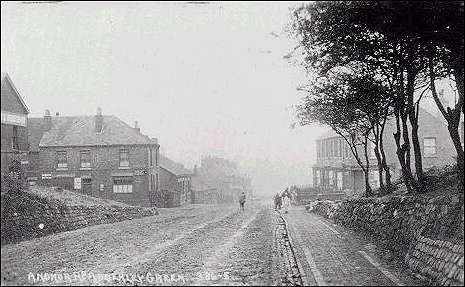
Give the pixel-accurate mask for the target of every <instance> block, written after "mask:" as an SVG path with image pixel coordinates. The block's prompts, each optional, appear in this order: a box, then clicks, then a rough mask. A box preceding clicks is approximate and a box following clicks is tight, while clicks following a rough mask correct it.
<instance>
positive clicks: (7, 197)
mask: <svg viewBox="0 0 465 287" xmlns="http://www.w3.org/2000/svg"><path fill="white" fill-rule="evenodd" d="M1 197H2V198H1V243H2V245H3V244H8V243H15V242H19V241H23V240H27V239H31V238H35V237H41V236H45V235H49V234H54V233H58V232H63V231H69V230H74V229H79V228H83V227H87V226H91V225H97V224H104V223H113V222H118V221H123V220H131V219H135V218H140V217H145V216H152V215H156V214H158V212H157V210H156V209H154V208H143V207H134V206H130V207H120V206H98V205H97V206H66V205H63V204H61V203H59V202H57V201H52V200H50V199H44V198H41V197H38V196H36V195H33V194H29V193H20V194H12V193H2V195H1ZM41 227H42V228H41Z"/></svg>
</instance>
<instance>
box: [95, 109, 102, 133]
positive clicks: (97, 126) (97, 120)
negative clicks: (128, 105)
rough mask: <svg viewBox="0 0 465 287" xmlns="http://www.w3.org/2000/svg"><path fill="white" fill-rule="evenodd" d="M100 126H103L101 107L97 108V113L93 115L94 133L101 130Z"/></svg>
mask: <svg viewBox="0 0 465 287" xmlns="http://www.w3.org/2000/svg"><path fill="white" fill-rule="evenodd" d="M102 128H103V116H102V109H101V108H97V114H96V115H95V132H96V133H100V132H102Z"/></svg>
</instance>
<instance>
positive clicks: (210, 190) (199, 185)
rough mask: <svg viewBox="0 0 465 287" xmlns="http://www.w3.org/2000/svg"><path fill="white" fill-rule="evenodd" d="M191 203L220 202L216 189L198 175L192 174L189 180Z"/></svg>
mask: <svg viewBox="0 0 465 287" xmlns="http://www.w3.org/2000/svg"><path fill="white" fill-rule="evenodd" d="M191 190H192V191H191V192H192V203H196V204H198V203H203V204H217V203H221V200H220V194H219V193H218V189H217V188H215V187H212V186H209V185H208V184H207V183H205V182H204V181H203V180H202V179H201V178H200V177H199V176H195V175H194V176H193V177H192V180H191Z"/></svg>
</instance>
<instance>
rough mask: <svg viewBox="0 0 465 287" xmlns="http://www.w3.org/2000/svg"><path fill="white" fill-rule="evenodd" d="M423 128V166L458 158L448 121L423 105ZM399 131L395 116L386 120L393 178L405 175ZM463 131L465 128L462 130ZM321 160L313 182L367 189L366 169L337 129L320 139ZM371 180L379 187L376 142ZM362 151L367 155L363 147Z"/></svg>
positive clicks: (335, 188)
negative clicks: (397, 138) (399, 157)
mask: <svg viewBox="0 0 465 287" xmlns="http://www.w3.org/2000/svg"><path fill="white" fill-rule="evenodd" d="M419 122H420V128H419V131H418V137H419V140H420V144H421V150H422V156H423V168H424V169H425V170H426V169H428V168H431V167H433V166H444V165H446V164H450V163H453V162H454V161H455V156H456V154H455V149H454V146H453V144H452V140H451V139H450V136H449V133H448V131H447V124H446V123H445V122H444V121H443V120H442V118H438V117H435V116H434V115H432V114H431V113H429V112H428V111H426V110H424V109H422V108H420V114H419ZM395 131H396V127H395V120H391V121H389V122H388V123H386V128H385V132H384V150H385V153H386V158H387V164H388V165H389V167H390V169H391V175H392V178H393V179H396V178H399V177H401V175H402V171H401V168H400V164H399V162H398V160H397V155H396V149H397V148H396V144H395V141H394V137H393V133H394V132H395ZM462 133H463V131H462ZM316 145H317V163H316V164H315V165H314V166H313V185H314V186H315V187H319V188H320V189H323V190H324V189H326V190H327V191H344V192H345V193H346V194H348V195H350V194H353V193H357V194H360V193H362V192H363V191H364V190H365V180H364V176H363V172H362V170H361V169H360V167H359V166H358V164H357V162H356V161H355V159H354V157H353V155H352V153H351V151H350V148H349V146H348V145H347V143H346V142H345V140H344V139H343V138H342V137H341V136H339V135H338V134H336V133H335V132H334V131H332V130H331V131H329V132H327V133H326V134H324V135H323V136H321V137H320V138H319V139H318V140H317V143H316ZM369 151H370V154H369V158H370V184H371V186H372V187H373V188H377V187H379V180H378V168H377V161H376V157H375V155H374V151H373V146H372V145H371V144H370V146H369ZM359 153H360V154H361V155H363V150H360V151H359ZM411 153H412V155H411V164H412V170H415V167H414V163H415V161H414V157H413V149H412V150H411Z"/></svg>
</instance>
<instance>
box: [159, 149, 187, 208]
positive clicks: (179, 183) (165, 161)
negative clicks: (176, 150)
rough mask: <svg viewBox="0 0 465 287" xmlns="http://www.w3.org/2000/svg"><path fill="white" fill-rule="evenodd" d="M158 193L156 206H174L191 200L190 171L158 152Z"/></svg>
mask: <svg viewBox="0 0 465 287" xmlns="http://www.w3.org/2000/svg"><path fill="white" fill-rule="evenodd" d="M159 173H160V193H159V196H158V197H157V203H158V204H157V206H159V207H176V206H181V205H183V204H186V203H190V202H191V196H192V195H191V177H192V172H191V171H190V170H188V169H186V168H184V166H183V165H182V164H179V163H176V162H174V161H172V160H171V159H169V158H168V157H166V156H164V155H162V154H160V169H159Z"/></svg>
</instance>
